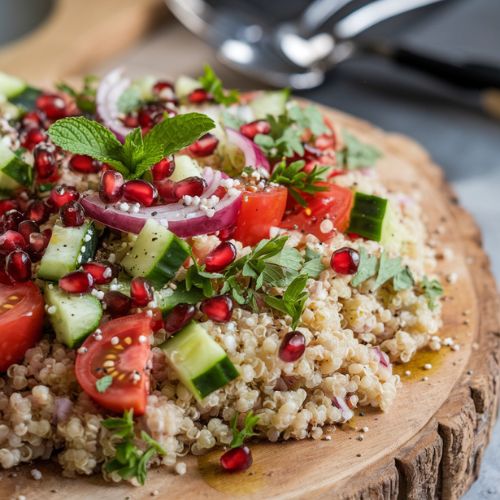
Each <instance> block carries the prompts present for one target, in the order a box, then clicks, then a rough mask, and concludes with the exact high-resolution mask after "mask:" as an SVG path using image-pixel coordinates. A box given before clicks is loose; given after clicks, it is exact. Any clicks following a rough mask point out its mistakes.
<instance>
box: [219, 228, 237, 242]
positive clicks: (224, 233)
mask: <svg viewBox="0 0 500 500" xmlns="http://www.w3.org/2000/svg"><path fill="white" fill-rule="evenodd" d="M235 231H236V226H229V227H225V228H224V229H221V230H220V231H219V240H221V241H226V240H230V239H231V238H232V237H233V234H234V232H235Z"/></svg>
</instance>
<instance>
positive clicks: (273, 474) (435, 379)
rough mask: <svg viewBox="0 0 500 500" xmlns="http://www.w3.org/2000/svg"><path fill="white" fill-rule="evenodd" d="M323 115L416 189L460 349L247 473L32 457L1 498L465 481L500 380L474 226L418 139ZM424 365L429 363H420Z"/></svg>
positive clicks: (292, 490) (491, 298)
mask: <svg viewBox="0 0 500 500" xmlns="http://www.w3.org/2000/svg"><path fill="white" fill-rule="evenodd" d="M325 112H326V113H328V114H330V115H331V116H332V118H333V119H334V120H335V121H336V122H337V123H339V124H340V125H341V126H344V127H346V128H348V129H350V130H352V131H353V132H354V133H356V134H357V135H358V136H359V137H360V138H361V139H363V140H365V141H366V142H370V143H372V144H374V145H376V146H377V147H378V148H379V149H381V150H382V151H383V154H384V157H383V159H382V160H380V161H379V164H378V168H379V170H380V172H381V174H382V176H383V178H384V181H385V183H386V185H387V186H389V187H392V188H394V189H397V190H399V191H403V192H408V193H410V192H412V193H414V192H415V190H417V191H418V192H419V193H420V197H421V204H422V206H423V213H424V214H425V217H426V223H427V226H428V231H429V238H432V240H434V241H435V243H436V244H437V245H438V247H439V248H441V249H444V248H449V249H451V250H452V255H451V257H449V258H446V259H442V260H440V263H439V272H440V274H441V281H442V283H443V284H444V285H445V292H446V296H447V298H446V300H445V302H444V304H443V305H444V307H443V315H444V327H443V328H442V330H441V332H440V335H441V336H442V337H443V338H444V337H452V338H453V339H454V340H455V342H456V343H457V344H458V345H459V346H460V349H459V350H457V351H452V350H451V349H449V348H448V347H443V348H442V349H441V351H440V352H438V353H431V352H425V351H424V352H422V353H419V354H418V355H417V357H416V358H415V359H414V360H412V362H411V363H409V364H407V365H402V366H398V367H396V368H395V369H396V370H397V373H399V374H400V375H401V379H402V381H403V386H402V388H401V389H400V390H399V393H398V396H397V398H396V401H395V404H394V405H393V406H392V407H391V408H390V410H389V411H388V412H387V413H381V412H376V411H370V410H368V411H366V412H365V414H364V416H356V417H355V418H354V421H353V422H351V423H350V424H349V425H346V426H344V428H338V429H337V430H336V431H335V432H333V434H332V439H331V440H330V441H313V440H305V441H289V442H284V443H275V444H272V443H261V444H255V445H252V453H253V457H254V465H253V466H252V467H251V468H250V469H249V470H248V471H246V472H243V473H239V474H227V473H222V472H221V471H220V469H219V466H218V460H219V456H220V454H221V452H220V450H217V451H214V452H211V453H209V454H208V455H205V456H202V457H193V456H191V457H187V458H186V460H185V462H186V464H187V473H186V475H184V476H178V475H176V474H174V473H172V472H170V471H167V470H166V469H165V468H159V469H153V470H152V471H151V472H150V474H149V477H148V481H147V484H146V486H144V487H142V488H134V487H132V486H128V485H125V484H119V485H114V484H110V483H106V482H104V481H103V480H102V479H101V478H99V477H98V476H95V477H90V478H87V477H79V478H76V479H68V478H63V477H62V476H61V474H60V470H59V468H58V467H57V465H54V464H40V465H39V464H36V467H37V468H38V469H39V470H41V471H42V473H43V479H42V481H40V482H37V481H34V480H33V479H32V478H31V476H30V473H29V471H30V467H24V468H19V470H16V471H15V472H16V477H12V475H11V474H9V471H5V472H3V473H2V476H3V478H2V481H1V483H0V498H2V499H3V498H17V496H18V495H25V496H26V497H27V499H31V498H41V497H42V498H47V499H51V500H56V499H61V500H63V499H64V500H69V499H80V498H82V499H83V498H99V499H100V500H108V499H123V498H126V497H130V498H131V499H146V498H151V494H152V492H155V490H158V492H159V498H167V497H168V498H189V499H190V500H191V499H212V498H213V499H215V498H217V499H224V498H235V497H238V498H259V499H262V498H306V497H307V498H329V499H330V498H341V499H357V498H369V499H378V498H380V499H382V498H383V499H392V498H394V499H397V498H405V499H424V498H443V499H454V498H459V497H460V496H461V495H462V494H463V493H464V492H465V491H466V490H467V489H468V488H469V487H470V485H471V484H472V482H473V481H474V480H475V479H476V478H477V475H478V473H479V466H480V463H481V458H482V454H483V451H484V449H485V447H486V445H487V443H488V440H489V438H490V434H491V430H492V426H493V423H494V421H495V417H496V414H497V410H498V400H499V385H500V370H499V361H500V316H499V311H500V307H499V306H500V303H499V299H498V294H497V290H496V285H495V281H494V278H493V276H492V274H491V272H490V267H489V261H488V258H487V256H486V255H485V253H484V251H483V250H482V247H481V236H480V233H479V230H478V228H477V226H476V224H475V222H474V221H473V219H472V218H471V216H470V215H469V214H468V213H467V212H466V211H465V210H464V209H463V208H461V207H460V206H459V205H458V202H457V198H456V197H455V195H454V193H453V192H452V190H451V189H450V187H449V186H448V185H447V184H446V183H445V181H444V178H443V174H442V172H441V170H440V169H439V168H438V167H437V166H435V165H434V164H433V163H432V161H431V160H430V158H429V156H428V155H427V153H426V152H425V151H423V150H422V148H421V147H420V146H418V145H417V144H415V143H414V142H412V141H411V140H409V139H407V138H405V137H403V136H400V135H395V134H388V133H385V132H382V131H381V130H379V129H377V128H375V127H373V126H372V125H370V124H368V123H366V122H363V121H361V120H359V119H356V118H353V117H350V116H347V115H345V114H342V113H339V112H336V111H333V110H330V109H326V108H325ZM438 227H439V228H440V230H439V231H436V229H437V228H438ZM450 273H457V276H458V279H457V280H456V282H454V283H453V284H450V283H448V282H447V281H446V276H447V275H449V274H450ZM426 363H430V364H432V368H431V369H430V370H424V369H423V365H424V364H426ZM406 370H410V371H411V375H410V376H406V375H405V371H406ZM424 377H426V378H424ZM365 426H366V427H368V428H369V431H368V432H366V433H363V434H362V435H363V440H362V441H361V440H359V439H358V438H359V436H360V435H361V433H360V432H359V430H360V429H361V428H362V427H365Z"/></svg>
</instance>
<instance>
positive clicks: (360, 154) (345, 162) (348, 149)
mask: <svg viewBox="0 0 500 500" xmlns="http://www.w3.org/2000/svg"><path fill="white" fill-rule="evenodd" d="M343 138H344V148H343V149H342V150H341V151H337V153H336V156H337V161H338V164H339V165H340V166H342V167H343V168H346V169H347V170H354V169H356V168H365V167H371V166H372V165H373V164H374V163H375V162H376V161H377V160H378V159H379V158H380V156H381V153H380V151H379V150H378V149H377V148H375V147H374V146H371V145H370V144H365V143H362V142H361V141H360V140H358V139H357V137H356V136H354V135H352V134H350V133H349V132H347V131H344V132H343Z"/></svg>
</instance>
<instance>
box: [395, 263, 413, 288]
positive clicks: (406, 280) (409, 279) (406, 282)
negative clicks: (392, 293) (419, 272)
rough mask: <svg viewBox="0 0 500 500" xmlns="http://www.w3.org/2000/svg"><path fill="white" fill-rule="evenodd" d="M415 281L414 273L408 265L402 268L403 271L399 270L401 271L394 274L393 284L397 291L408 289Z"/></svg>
mask: <svg viewBox="0 0 500 500" xmlns="http://www.w3.org/2000/svg"><path fill="white" fill-rule="evenodd" d="M414 283H415V280H414V279H413V275H412V274H411V271H410V270H409V269H408V267H405V268H404V269H401V271H399V273H398V274H396V276H394V280H393V286H394V290H396V292H399V291H401V290H407V289H408V288H411V287H412V286H413V285H414Z"/></svg>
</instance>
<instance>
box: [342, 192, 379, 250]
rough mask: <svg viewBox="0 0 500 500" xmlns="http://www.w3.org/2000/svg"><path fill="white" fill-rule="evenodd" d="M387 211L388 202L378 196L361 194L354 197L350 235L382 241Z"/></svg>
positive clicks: (348, 230)
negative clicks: (354, 234)
mask: <svg viewBox="0 0 500 500" xmlns="http://www.w3.org/2000/svg"><path fill="white" fill-rule="evenodd" d="M386 211H387V200H386V199H385V198H380V197H378V196H374V195H370V194H365V193H359V192H357V193H356V194H355V196H354V206H353V208H352V211H351V218H350V222H349V228H348V229H347V232H348V233H356V234H359V235H360V236H363V237H364V238H367V239H369V240H375V241H380V240H381V238H382V227H383V223H384V218H385V214H386Z"/></svg>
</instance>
